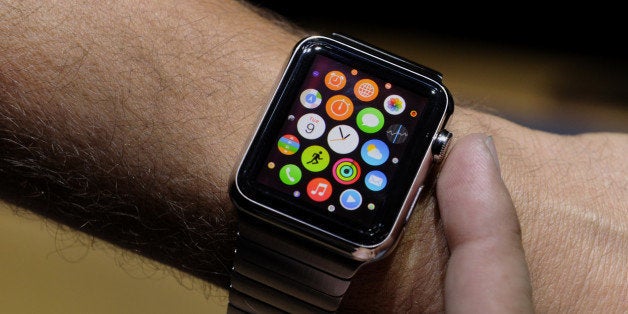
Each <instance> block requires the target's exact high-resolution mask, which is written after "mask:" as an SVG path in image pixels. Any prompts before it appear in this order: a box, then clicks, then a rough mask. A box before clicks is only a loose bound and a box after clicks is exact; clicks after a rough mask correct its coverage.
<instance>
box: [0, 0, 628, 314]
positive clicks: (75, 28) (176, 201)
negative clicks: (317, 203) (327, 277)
mask: <svg viewBox="0 0 628 314" xmlns="http://www.w3.org/2000/svg"><path fill="white" fill-rule="evenodd" d="M0 21H1V22H0V173H1V174H2V175H0V177H1V178H0V191H1V192H0V196H2V197H3V198H4V199H6V200H7V201H10V202H13V203H14V204H16V205H19V206H20V207H23V208H27V209H29V210H32V211H34V212H37V213H40V214H41V215H42V216H43V217H46V218H50V219H55V220H57V221H60V222H62V223H64V224H67V225H69V226H72V227H74V228H76V229H77V230H79V231H82V232H86V233H88V234H92V235H94V236H96V237H100V238H103V239H105V240H107V241H110V242H112V243H114V244H116V245H119V246H120V247H122V248H126V249H129V250H132V251H134V252H137V253H140V254H143V255H145V256H147V257H150V258H153V259H155V260H157V261H160V262H162V263H164V264H167V265H171V266H174V267H176V268H178V269H181V270H183V271H185V272H188V273H190V274H191V275H193V276H197V277H200V278H203V279H206V280H207V281H208V282H209V283H211V284H216V285H219V286H223V287H225V286H227V284H228V269H229V265H230V261H231V254H232V253H231V252H232V250H233V239H234V235H235V223H236V219H235V215H234V211H233V209H232V207H231V205H230V201H229V199H228V197H227V193H226V191H227V186H228V183H229V179H230V176H231V173H232V168H233V166H234V164H235V162H236V160H238V158H239V156H240V151H238V149H232V148H233V147H242V146H243V145H244V143H245V141H246V140H247V138H248V135H249V134H250V132H251V131H252V129H253V127H254V126H255V123H256V121H257V116H258V114H259V113H260V112H261V110H263V107H264V106H265V104H266V101H267V99H268V97H269V96H270V93H271V92H272V90H273V87H274V84H275V77H277V76H278V75H279V74H280V71H281V69H282V66H283V64H284V61H285V58H286V57H287V56H288V55H289V53H290V50H291V49H292V47H293V45H294V44H295V43H296V41H297V40H298V39H299V38H301V37H302V35H303V32H302V31H299V30H297V29H294V28H292V27H290V25H287V24H285V23H281V22H278V21H277V20H275V19H269V18H268V14H265V13H264V14H257V13H255V11H254V10H251V9H250V8H248V7H247V6H245V5H243V4H241V3H239V2H231V1H213V0H208V1H202V2H201V1H176V2H167V1H153V2H139V1H129V2H126V1H118V2H113V3H107V2H105V1H93V2H89V3H76V2H73V1H57V2H43V3H42V2H40V1H13V0H2V1H0ZM234 21H237V23H234ZM456 104H458V105H459V106H458V107H457V108H456V111H455V113H454V115H453V116H452V118H451V120H450V124H449V125H448V129H449V130H450V131H451V132H453V133H454V135H455V136H456V137H455V138H454V145H455V144H456V142H457V141H458V138H459V137H460V136H462V135H464V134H471V133H483V134H489V135H491V136H492V138H493V140H494V143H495V146H496V147H497V155H498V157H499V160H500V168H501V176H502V177H503V181H504V183H505V186H506V187H507V189H508V190H509V191H510V194H511V197H512V201H513V204H514V207H515V210H516V213H517V217H518V219H519V222H520V226H521V236H522V243H523V248H524V251H525V252H526V255H525V256H526V260H527V263H528V265H529V272H530V277H531V282H532V288H533V291H534V292H533V301H534V309H535V311H537V312H570V313H571V312H605V313H610V312H626V311H628V304H626V302H625V296H626V295H628V285H627V284H626V283H627V282H628V280H627V278H628V269H627V268H626V266H625V265H628V236H627V232H628V231H627V230H628V215H626V214H627V209H626V204H628V199H627V198H628V197H627V193H626V192H625V191H626V173H627V172H628V171H627V170H628V169H627V168H628V166H627V164H626V163H625V162H622V161H623V160H624V159H625V156H626V155H628V136H627V135H626V134H611V133H596V134H584V135H578V136H560V135H555V134H548V133H544V132H540V131H535V130H531V129H527V128H525V127H522V126H519V125H516V124H514V123H512V122H509V121H506V120H503V119H501V118H498V117H496V116H493V115H490V114H485V113H482V112H481V110H478V109H472V108H470V107H471V106H469V104H467V103H465V101H464V100H460V99H456ZM231 108H237V110H232V109H231ZM225 147H229V149H225ZM454 147H455V146H454ZM452 156H453V152H452ZM445 164H448V162H447V161H446V162H445ZM436 173H438V172H436ZM435 179H436V178H432V181H431V182H432V183H433V182H436V181H435ZM431 189H432V191H431V192H434V189H435V187H434V186H433V185H432V186H431ZM438 189H439V190H438V195H439V198H446V197H448V196H451V195H454V194H455V193H454V192H453V191H448V189H443V187H440V186H439V188H438ZM450 193H451V194H450ZM479 193H482V192H481V191H480V192H479ZM424 195H425V197H424V198H423V199H422V200H421V205H420V206H421V208H420V209H418V210H415V214H414V215H413V216H412V218H411V219H410V221H409V224H408V229H407V230H406V232H405V235H404V237H403V238H402V240H401V241H400V243H399V245H398V247H397V249H396V250H395V251H394V252H393V253H392V254H391V256H389V258H387V259H385V260H383V261H381V262H378V263H375V264H373V265H368V266H367V267H365V268H363V271H362V272H360V273H359V275H357V277H356V278H355V280H354V282H353V283H352V286H351V287H350V291H349V293H348V295H347V296H346V300H345V302H344V304H343V309H344V310H366V309H368V311H369V312H371V313H372V312H391V311H392V312H404V311H408V312H441V311H442V310H443V309H444V307H445V304H446V301H445V295H446V291H447V290H446V289H445V288H444V284H445V274H446V271H447V261H448V260H449V257H450V249H451V248H449V247H448V246H447V238H446V237H445V231H444V227H443V219H441V218H443V217H440V213H439V210H438V208H437V207H436V199H435V198H434V195H435V194H434V193H425V194H424ZM442 195H445V196H442ZM443 216H444V214H443ZM445 227H446V226H445ZM452 258H453V257H452ZM363 300H370V302H368V303H365V302H364V301H363Z"/></svg>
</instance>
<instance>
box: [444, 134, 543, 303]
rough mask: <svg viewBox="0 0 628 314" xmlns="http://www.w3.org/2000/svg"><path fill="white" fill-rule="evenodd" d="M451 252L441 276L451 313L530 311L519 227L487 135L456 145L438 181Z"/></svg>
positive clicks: (528, 277) (530, 292)
mask: <svg viewBox="0 0 628 314" xmlns="http://www.w3.org/2000/svg"><path fill="white" fill-rule="evenodd" d="M437 198H438V204H439V207H440V213H441V217H442V220H443V226H444V231H445V237H446V239H447V244H448V246H449V250H450V252H451V255H450V257H449V261H448V263H447V269H446V277H445V310H446V311H447V312H450V313H532V312H533V311H534V308H533V304H532V288H531V284H530V276H529V274H528V266H527V264H526V260H525V256H524V251H523V245H522V243H521V229H520V227H519V220H518V218H517V212H516V211H515V207H514V205H513V203H512V200H511V198H510V193H509V192H508V189H507V188H506V185H505V184H504V181H503V180H502V178H501V173H500V168H499V161H498V159H497V152H496V150H495V146H494V144H493V140H492V138H491V137H486V136H485V135H482V134H471V135H468V136H466V137H464V138H462V139H461V140H459V141H458V142H457V143H456V146H455V147H453V148H452V150H451V153H450V155H449V157H448V159H447V161H446V162H445V164H444V165H443V168H442V170H441V174H440V176H439V178H438V181H437Z"/></svg>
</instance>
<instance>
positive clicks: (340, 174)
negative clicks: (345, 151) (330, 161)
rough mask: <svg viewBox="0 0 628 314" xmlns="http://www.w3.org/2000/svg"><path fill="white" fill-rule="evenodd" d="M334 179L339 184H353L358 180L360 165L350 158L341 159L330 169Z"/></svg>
mask: <svg viewBox="0 0 628 314" xmlns="http://www.w3.org/2000/svg"><path fill="white" fill-rule="evenodd" d="M331 171H332V175H333V176H334V179H336V181H338V183H340V184H345V185H349V184H353V183H355V182H356V181H358V179H359V178H360V172H361V170H360V164H358V162H357V161H355V160H353V159H351V158H342V159H340V160H338V161H336V163H334V166H333V167H332V168H331Z"/></svg>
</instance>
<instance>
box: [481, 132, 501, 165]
mask: <svg viewBox="0 0 628 314" xmlns="http://www.w3.org/2000/svg"><path fill="white" fill-rule="evenodd" d="M484 144H485V145H486V148H488V151H489V153H491V157H492V158H493V162H494V163H495V167H497V171H498V172H499V173H500V174H501V173H502V170H501V167H500V166H499V158H498V157H497V149H496V148H495V143H494V142H493V137H492V136H490V135H489V136H487V137H486V139H485V140H484Z"/></svg>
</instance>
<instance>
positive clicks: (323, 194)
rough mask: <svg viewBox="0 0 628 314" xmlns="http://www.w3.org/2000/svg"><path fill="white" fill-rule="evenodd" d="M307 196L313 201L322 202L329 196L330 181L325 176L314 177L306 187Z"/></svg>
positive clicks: (330, 189)
mask: <svg viewBox="0 0 628 314" xmlns="http://www.w3.org/2000/svg"><path fill="white" fill-rule="evenodd" d="M306 190H307V196H309V197H310V198H311V199H312V200H313V201H315V202H324V201H326V200H327V199H329V197H330V196H331V192H332V187H331V183H330V182H329V181H327V179H325V178H314V179H312V180H311V181H310V182H309V183H308V184H307V187H306Z"/></svg>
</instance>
